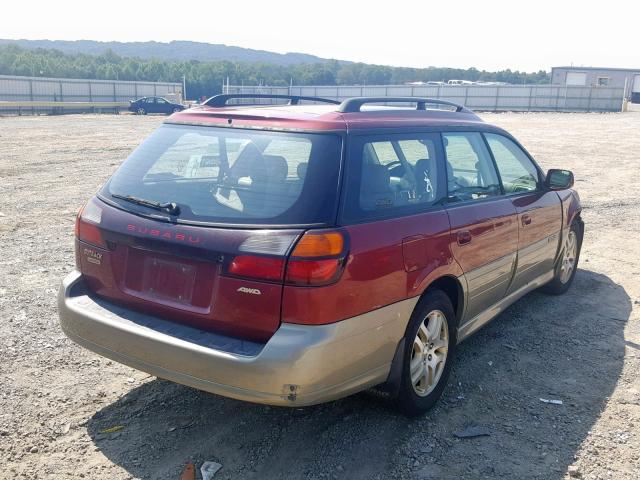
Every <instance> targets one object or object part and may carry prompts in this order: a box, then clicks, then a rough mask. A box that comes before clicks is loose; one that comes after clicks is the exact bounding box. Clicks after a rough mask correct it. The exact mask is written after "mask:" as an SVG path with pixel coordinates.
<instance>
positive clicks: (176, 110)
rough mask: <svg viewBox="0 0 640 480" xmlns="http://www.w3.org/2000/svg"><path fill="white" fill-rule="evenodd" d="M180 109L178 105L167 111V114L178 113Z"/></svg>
mask: <svg viewBox="0 0 640 480" xmlns="http://www.w3.org/2000/svg"><path fill="white" fill-rule="evenodd" d="M180 111H181V110H180V109H179V108H178V107H175V108H174V109H173V110H171V112H170V113H169V115H171V114H172V113H178V112H180Z"/></svg>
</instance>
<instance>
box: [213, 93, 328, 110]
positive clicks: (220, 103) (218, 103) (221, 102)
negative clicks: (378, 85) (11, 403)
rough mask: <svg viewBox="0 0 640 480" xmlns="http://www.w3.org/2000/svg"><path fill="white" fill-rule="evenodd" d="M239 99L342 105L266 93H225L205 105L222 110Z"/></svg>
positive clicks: (293, 103)
mask: <svg viewBox="0 0 640 480" xmlns="http://www.w3.org/2000/svg"><path fill="white" fill-rule="evenodd" d="M237 98H282V99H286V100H289V105H298V104H300V101H301V100H307V101H310V102H322V103H331V104H333V105H340V102H339V101H338V100H330V99H328V98H321V97H304V96H301V95H270V94H264V93H223V94H221V95H215V96H213V97H211V98H210V99H209V100H207V101H206V102H204V104H205V105H207V106H208V107H216V108H221V107H225V106H227V105H228V104H227V102H228V101H229V100H234V99H237ZM240 105H246V104H240ZM249 105H251V104H249ZM254 105H255V104H254Z"/></svg>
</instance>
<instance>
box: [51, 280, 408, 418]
mask: <svg viewBox="0 0 640 480" xmlns="http://www.w3.org/2000/svg"><path fill="white" fill-rule="evenodd" d="M416 302H417V298H415V299H408V300H404V301H402V302H399V303H395V304H393V305H389V306H386V307H383V308H380V309H377V310H375V311H373V312H369V313H366V314H363V315H360V316H358V317H353V318H350V319H347V320H343V321H340V322H336V323H333V324H329V325H317V326H315V325H314V326H309V325H294V324H286V323H285V324H282V325H281V326H280V328H279V329H278V330H277V331H276V333H275V334H274V335H273V336H272V337H271V339H269V341H268V342H267V343H265V344H256V343H252V342H245V341H241V340H238V339H233V338H230V337H223V336H220V335H216V334H213V333H210V332H205V331H202V330H198V329H194V328H191V327H186V326H183V325H178V324H174V323H172V322H168V321H166V320H162V319H159V318H155V317H151V316H149V315H144V314H140V313H137V312H133V311H131V310H128V309H126V308H123V307H120V306H117V305H114V304H110V303H108V302H106V301H103V300H101V299H98V298H95V297H94V296H92V295H90V294H89V292H88V291H87V289H86V288H85V286H84V282H83V280H82V276H81V274H80V273H79V272H72V273H71V274H69V275H68V276H67V277H66V278H65V279H64V281H63V283H62V286H61V288H60V292H59V295H58V309H59V315H60V324H61V326H62V329H63V330H64V332H65V334H66V335H67V336H68V337H69V338H71V339H72V340H73V341H75V342H76V343H78V344H80V345H82V346H84V347H85V348H87V349H89V350H92V351H94V352H96V353H98V354H100V355H102V356H105V357H108V358H111V359H113V360H115V361H117V362H120V363H123V364H125V365H129V366H131V367H133V368H136V369H138V370H142V371H145V372H148V373H150V374H152V375H155V376H157V377H161V378H165V379H167V380H171V381H174V382H177V383H181V384H184V385H188V386H191V387H194V388H197V389H200V390H205V391H208V392H212V393H216V394H219V395H223V396H227V397H231V398H236V399H239V400H245V401H250V402H256V403H264V404H270V405H284V406H304V405H313V404H317V403H322V402H326V401H330V400H334V399H337V398H340V397H344V396H347V395H350V394H352V393H355V392H357V391H360V390H363V389H366V388H368V387H371V386H374V385H377V384H380V383H382V382H384V381H385V380H386V379H387V376H388V374H389V370H390V367H391V362H392V359H393V356H394V353H395V349H396V347H397V344H398V342H399V340H400V339H401V338H402V336H403V335H404V331H405V328H406V325H407V322H408V319H409V316H410V314H411V311H412V310H413V307H414V306H415V303H416Z"/></svg>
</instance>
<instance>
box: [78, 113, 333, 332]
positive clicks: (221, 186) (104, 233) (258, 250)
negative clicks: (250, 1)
mask: <svg viewBox="0 0 640 480" xmlns="http://www.w3.org/2000/svg"><path fill="white" fill-rule="evenodd" d="M340 152H341V138H340V137H339V136H337V135H330V134H303V133H288V132H287V133H285V132H257V131H249V130H241V129H231V128H214V127H197V126H185V125H164V126H162V127H161V128H159V129H158V130H157V131H156V132H155V133H154V134H153V135H152V136H151V137H150V138H149V139H147V140H146V141H145V142H144V143H143V144H142V145H141V146H140V147H139V148H138V149H137V150H136V151H135V152H134V153H133V154H132V155H131V156H130V157H129V158H128V159H127V160H126V161H125V162H124V163H123V165H122V166H121V167H120V168H119V169H118V171H116V173H115V174H114V175H113V177H112V178H111V179H110V180H109V182H108V183H107V184H106V185H105V186H104V187H103V189H102V190H101V191H100V192H99V194H98V195H97V197H94V198H93V199H91V200H90V201H89V202H88V203H87V205H86V206H85V207H84V209H83V211H82V212H81V215H79V221H78V225H77V263H78V267H79V269H80V270H81V272H82V273H83V276H84V277H85V279H86V281H87V285H88V287H89V288H90V289H91V290H92V291H93V292H94V293H95V294H97V295H99V296H101V297H103V298H106V299H109V300H111V301H115V302H117V303H120V304H125V305H127V306H129V307H130V308H133V309H137V310H140V311H144V312H147V313H151V314H154V315H158V316H161V317H164V318H168V319H170V320H174V321H177V322H181V323H186V324H190V325H193V326H197V327H199V328H203V329H206V330H211V331H216V332H220V333H224V334H227V335H232V336H236V337H239V338H246V339H251V340H257V341H264V340H266V339H268V338H269V337H270V336H271V335H272V334H273V333H274V332H275V331H276V330H277V328H278V326H279V324H280V310H281V302H282V290H283V284H284V278H285V269H286V265H287V261H288V257H289V254H290V252H291V250H292V249H293V248H294V246H295V245H296V242H298V241H299V239H300V238H301V236H302V235H303V234H304V232H305V231H307V230H309V229H317V228H322V227H326V226H329V225H332V224H333V222H334V221H335V215H336V208H337V191H338V184H339V182H338V177H339V171H340V163H341V160H340Z"/></svg>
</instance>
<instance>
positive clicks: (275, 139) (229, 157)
mask: <svg viewBox="0 0 640 480" xmlns="http://www.w3.org/2000/svg"><path fill="white" fill-rule="evenodd" d="M340 157H341V138H340V137H339V136H337V135H331V134H305V133H297V132H296V133H288V132H287V133H285V132H265V131H252V130H241V129H232V128H215V127H198V126H184V125H169V124H167V125H163V126H162V127H160V128H159V129H158V130H156V131H155V132H154V133H153V134H152V135H151V136H150V137H149V138H148V139H147V140H145V141H144V142H143V143H142V144H141V145H140V146H139V147H138V148H137V149H136V150H135V151H134V152H133V153H132V154H131V156H130V157H129V158H128V159H127V160H126V161H125V162H124V163H123V164H122V166H121V167H120V168H119V169H118V170H117V171H116V173H115V174H114V175H113V177H112V178H111V179H110V181H109V182H108V183H107V184H106V185H105V187H104V189H103V191H102V193H103V195H105V196H106V197H110V198H111V200H112V201H114V202H117V203H118V204H120V205H121V206H122V207H123V208H126V209H129V210H132V211H136V212H140V213H151V212H153V211H150V210H149V209H148V208H147V207H144V206H140V205H136V204H133V203H130V202H126V201H124V200H122V199H118V198H114V197H112V195H116V196H132V197H136V198H138V199H143V200H148V201H152V202H158V203H175V204H177V205H178V206H179V207H180V213H179V215H178V221H180V222H189V221H197V222H209V223H232V224H260V225H292V224H296V225H299V224H329V223H332V222H333V221H334V219H335V218H334V217H335V210H336V201H337V190H338V175H339V171H340ZM153 213H156V212H153Z"/></svg>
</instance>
